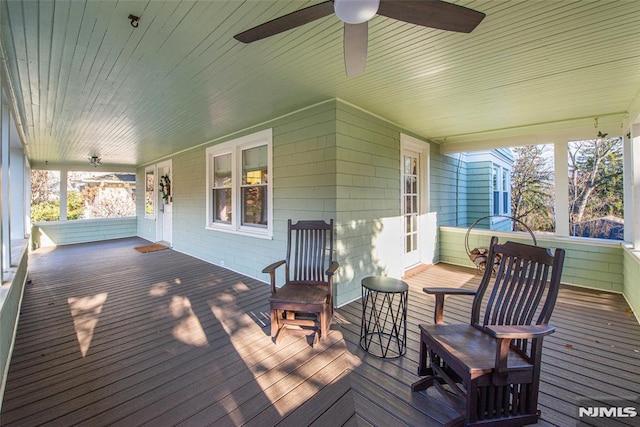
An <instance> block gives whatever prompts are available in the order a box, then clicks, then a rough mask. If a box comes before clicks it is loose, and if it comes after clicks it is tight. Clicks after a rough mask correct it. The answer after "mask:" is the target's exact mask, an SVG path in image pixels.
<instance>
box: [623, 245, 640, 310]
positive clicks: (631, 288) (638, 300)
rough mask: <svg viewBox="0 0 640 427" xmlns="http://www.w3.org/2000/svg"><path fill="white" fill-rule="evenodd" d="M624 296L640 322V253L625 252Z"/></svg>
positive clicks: (626, 250)
mask: <svg viewBox="0 0 640 427" xmlns="http://www.w3.org/2000/svg"><path fill="white" fill-rule="evenodd" d="M623 251H624V252H623V254H624V255H623V258H624V261H623V262H624V270H623V275H624V295H625V296H626V297H627V301H628V302H629V304H630V305H631V307H632V309H633V312H634V313H635V315H636V318H637V319H639V320H640V280H638V278H639V277H640V252H639V251H631V250H629V249H626V248H625V249H624V250H623Z"/></svg>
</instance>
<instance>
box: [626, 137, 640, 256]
mask: <svg viewBox="0 0 640 427" xmlns="http://www.w3.org/2000/svg"><path fill="white" fill-rule="evenodd" d="M628 145H629V147H628V154H629V155H628V157H629V160H628V163H627V164H625V166H629V169H630V171H631V172H630V173H628V174H627V175H626V176H625V178H627V179H630V181H631V198H630V206H629V209H627V207H626V204H625V210H624V211H625V222H627V220H629V222H630V223H631V235H630V236H626V235H625V240H627V239H628V240H629V241H631V243H632V244H633V247H634V249H640V124H634V125H633V126H632V129H631V138H630V140H629V144H628ZM625 148H627V147H625ZM625 157H627V152H625ZM625 160H626V159H625ZM627 212H628V213H627Z"/></svg>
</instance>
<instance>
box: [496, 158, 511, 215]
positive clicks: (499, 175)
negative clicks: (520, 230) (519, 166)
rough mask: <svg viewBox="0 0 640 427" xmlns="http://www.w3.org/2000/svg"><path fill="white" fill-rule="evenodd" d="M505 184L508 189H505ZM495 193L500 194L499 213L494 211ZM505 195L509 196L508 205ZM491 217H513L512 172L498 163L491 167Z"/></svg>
mask: <svg viewBox="0 0 640 427" xmlns="http://www.w3.org/2000/svg"><path fill="white" fill-rule="evenodd" d="M494 173H495V175H494ZM505 183H506V184H507V187H508V188H505ZM495 193H498V211H497V212H495V211H494V206H495V205H494V200H495ZM505 193H506V194H507V200H506V202H507V203H506V204H505ZM491 215H507V216H509V215H511V170H510V169H508V168H505V167H504V166H501V165H499V164H496V163H492V165H491ZM497 221H498V220H496V221H494V222H497Z"/></svg>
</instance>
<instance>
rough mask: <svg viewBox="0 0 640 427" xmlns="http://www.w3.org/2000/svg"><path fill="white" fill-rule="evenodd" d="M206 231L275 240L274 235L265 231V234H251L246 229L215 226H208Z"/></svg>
mask: <svg viewBox="0 0 640 427" xmlns="http://www.w3.org/2000/svg"><path fill="white" fill-rule="evenodd" d="M205 230H211V231H220V232H223V233H229V234H236V235H239V236H246V237H255V238H256V239H264V240H273V235H272V234H270V233H268V232H267V231H264V232H251V231H248V230H246V229H241V230H236V229H234V228H229V227H216V226H213V225H208V226H206V227H205Z"/></svg>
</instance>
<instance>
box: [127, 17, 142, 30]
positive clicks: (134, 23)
mask: <svg viewBox="0 0 640 427" xmlns="http://www.w3.org/2000/svg"><path fill="white" fill-rule="evenodd" d="M129 19H130V20H131V26H132V27H133V28H138V21H139V20H140V17H139V16H136V15H129Z"/></svg>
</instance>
